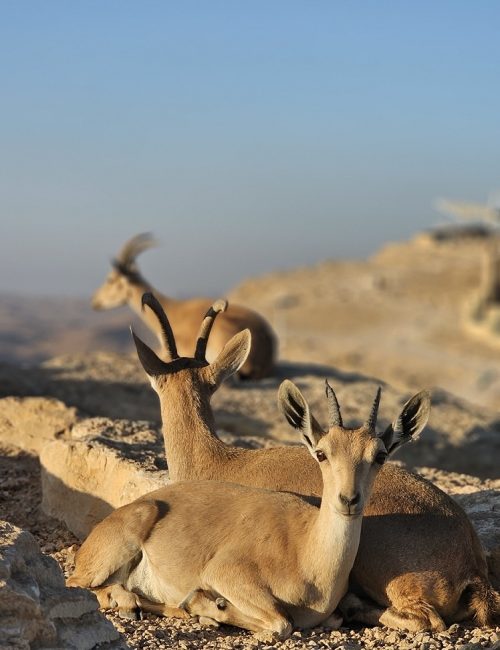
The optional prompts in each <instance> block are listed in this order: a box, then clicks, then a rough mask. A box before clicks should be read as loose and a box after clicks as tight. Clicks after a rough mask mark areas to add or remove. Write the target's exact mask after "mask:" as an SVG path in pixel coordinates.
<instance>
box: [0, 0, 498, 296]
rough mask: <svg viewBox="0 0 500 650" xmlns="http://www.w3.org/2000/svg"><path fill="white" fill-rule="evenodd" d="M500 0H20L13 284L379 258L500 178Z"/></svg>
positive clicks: (8, 3) (3, 273) (0, 269)
mask: <svg viewBox="0 0 500 650" xmlns="http://www.w3.org/2000/svg"><path fill="white" fill-rule="evenodd" d="M499 30H500V3H499V2H486V1H477V2H472V0H471V1H470V2H461V1H460V0H454V1H438V2H436V1H432V2H430V1H420V2H412V3H410V2H405V1H402V0H401V1H398V2H384V1H383V0H373V1H371V0H369V1H364V2H347V1H345V2H334V1H333V0H330V1H328V2H326V1H325V2H320V1H317V2H314V1H307V2H306V1H304V2H294V1H293V0H288V1H286V2H284V1H283V2H279V1H275V2H273V1H270V0H267V1H265V2H260V1H256V0H252V2H230V1H229V0H227V1H226V2H214V1H210V2H202V1H201V0H200V1H198V2H190V1H185V0H183V1H182V2H167V1H163V2H151V1H147V0H141V2H139V1H137V2H127V1H123V0H120V1H111V0H109V1H107V0H100V1H98V2H90V1H83V0H82V1H79V2H78V1H76V0H72V1H71V2H67V1H66V0H65V1H57V2H56V1H53V0H43V1H38V0H37V1H33V2H29V1H23V0H15V1H14V0H0V81H1V88H2V92H1V101H0V218H1V224H2V225H1V238H0V253H1V255H0V290H13V291H21V292H30V293H59V292H63V293H67V294H70V293H75V294H78V295H85V294H88V293H90V292H91V291H92V290H93V288H94V287H95V286H96V285H97V284H98V283H99V282H100V281H101V279H102V277H103V276H104V274H105V273H106V272H107V268H108V259H109V257H110V256H112V254H113V253H114V252H115V251H116V249H117V248H118V247H119V246H120V244H121V243H122V242H123V241H124V240H125V239H127V238H128V237H129V236H131V235H133V234H135V233H137V232H142V231H153V232H154V233H155V234H156V235H157V237H158V238H159V239H160V240H161V242H162V244H163V245H162V248H160V249H158V250H157V251H151V252H149V253H147V254H145V255H144V258H143V259H142V260H141V266H142V268H143V269H144V272H145V275H147V276H148V277H149V278H150V279H151V280H152V282H153V284H155V285H156V286H157V288H159V289H161V290H163V291H164V292H166V293H172V294H185V293H191V294H192V293H206V292H209V293H217V292H223V291H225V290H227V289H228V288H229V287H231V286H232V285H234V284H236V283H237V282H238V281H240V280H241V279H242V278H243V277H245V276H247V275H255V274H259V273H263V272H267V271H270V270H273V269H276V268H286V267H293V266H297V265H302V264H310V263H314V262H316V261H319V260H322V259H325V258H331V257H348V256H364V255H367V254H369V253H371V252H373V251H374V250H376V249H377V248H378V247H379V246H380V245H381V244H382V243H383V242H385V241H388V240H392V239H400V238H404V237H408V236H409V235H411V234H412V233H413V232H415V231H417V230H419V229H421V228H425V227H427V226H430V225H432V224H433V223H435V222H436V221H437V220H438V219H439V216H438V215H436V214H435V213H434V212H433V210H432V201H433V199H434V198H436V197H437V196H446V197H451V198H457V199H465V200H471V201H483V200H485V199H486V198H487V195H488V192H489V191H491V190H492V189H495V188H500V118H499V114H500V113H499V106H500V39H499V38H498V34H499Z"/></svg>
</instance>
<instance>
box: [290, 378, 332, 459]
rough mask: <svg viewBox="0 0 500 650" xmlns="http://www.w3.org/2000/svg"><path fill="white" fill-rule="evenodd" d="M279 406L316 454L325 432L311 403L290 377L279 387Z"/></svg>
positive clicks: (311, 450) (306, 444) (303, 440)
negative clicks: (312, 413) (312, 412)
mask: <svg viewBox="0 0 500 650" xmlns="http://www.w3.org/2000/svg"><path fill="white" fill-rule="evenodd" d="M278 406H279V409H280V411H281V412H282V413H283V415H284V416H285V418H286V419H287V421H288V423H289V424H291V425H292V427H293V428H294V429H298V430H299V431H300V432H301V434H302V442H303V443H304V444H305V446H306V447H307V448H308V449H309V451H310V452H311V454H312V455H313V456H314V449H315V447H316V445H317V444H318V442H319V440H320V439H321V438H322V437H323V436H324V435H325V432H324V431H323V430H322V429H321V427H320V426H319V424H318V422H317V421H316V419H315V418H314V417H313V416H312V415H311V411H310V409H309V404H308V403H307V402H306V400H305V398H304V396H303V395H302V393H301V392H300V390H299V389H298V388H297V386H296V385H295V384H294V383H293V382H292V381H290V380H289V379H285V381H284V382H282V384H281V386H280V387H279V390H278Z"/></svg>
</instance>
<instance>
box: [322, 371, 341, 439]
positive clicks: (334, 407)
mask: <svg viewBox="0 0 500 650" xmlns="http://www.w3.org/2000/svg"><path fill="white" fill-rule="evenodd" d="M325 393H326V397H327V399H328V420H329V422H328V427H329V428H331V427H333V426H337V427H343V426H344V425H343V423H342V415H341V413H340V406H339V402H338V400H337V396H336V395H335V393H334V391H333V388H332V387H331V386H330V384H329V383H328V379H325Z"/></svg>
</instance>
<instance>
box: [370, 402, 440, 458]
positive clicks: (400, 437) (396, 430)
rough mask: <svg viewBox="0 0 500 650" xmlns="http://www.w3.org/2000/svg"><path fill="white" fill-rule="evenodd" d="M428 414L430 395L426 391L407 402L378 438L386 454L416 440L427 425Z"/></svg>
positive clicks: (429, 410)
mask: <svg viewBox="0 0 500 650" xmlns="http://www.w3.org/2000/svg"><path fill="white" fill-rule="evenodd" d="M430 412H431V394H430V392H429V391H428V390H423V391H421V392H420V393H417V394H416V395H414V396H413V397H412V398H411V399H410V400H408V401H407V402H406V404H405V405H404V406H403V410H402V411H401V413H400V414H399V416H398V417H397V418H396V420H394V422H393V423H392V424H390V425H389V426H388V427H387V429H386V430H385V431H384V433H383V434H382V435H381V436H380V438H381V439H382V440H383V441H384V445H385V448H386V449H387V453H389V454H392V453H393V452H394V451H396V449H399V447H401V446H402V445H404V444H405V443H406V442H409V441H410V440H416V439H417V438H418V436H419V435H420V432H421V431H422V429H423V428H424V427H425V425H426V424H427V420H428V419H429V414H430Z"/></svg>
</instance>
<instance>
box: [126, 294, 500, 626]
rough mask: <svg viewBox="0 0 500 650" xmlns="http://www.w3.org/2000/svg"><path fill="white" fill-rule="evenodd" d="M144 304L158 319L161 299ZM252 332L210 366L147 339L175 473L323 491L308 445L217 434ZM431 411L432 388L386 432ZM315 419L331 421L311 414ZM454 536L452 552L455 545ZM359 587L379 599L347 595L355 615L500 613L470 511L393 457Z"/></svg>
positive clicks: (412, 424) (333, 417)
mask: <svg viewBox="0 0 500 650" xmlns="http://www.w3.org/2000/svg"><path fill="white" fill-rule="evenodd" d="M145 303H146V304H147V305H148V306H149V307H150V308H151V310H152V311H153V313H154V314H156V315H157V317H158V318H163V316H162V314H163V310H162V308H161V305H159V303H158V302H156V301H155V300H154V299H146V300H145ZM250 341H251V338H250V333H249V332H248V331H244V332H241V333H240V334H238V335H236V336H235V337H233V338H232V339H231V340H230V341H229V342H228V343H227V344H226V347H225V348H224V350H223V351H222V352H221V353H220V354H219V356H218V357H217V359H216V360H215V361H214V362H212V363H211V364H210V365H206V363H203V362H202V361H201V360H195V359H189V360H185V361H184V362H183V363H184V365H183V369H182V370H177V369H176V368H175V367H174V364H178V363H179V361H178V360H176V361H173V362H172V363H171V364H165V365H164V362H163V361H161V360H160V359H158V357H157V356H156V355H155V354H154V352H153V351H152V350H150V349H149V348H148V347H147V346H145V345H144V344H143V343H142V342H141V344H140V345H138V347H137V351H138V354H139V358H140V360H141V362H142V364H143V366H144V369H145V370H146V372H147V373H148V374H149V376H150V378H151V383H152V385H153V388H154V389H155V390H156V392H157V393H158V395H159V398H160V405H161V413H162V420H163V432H164V439H165V450H166V455H167V461H168V466H169V472H170V476H171V479H172V480H174V481H180V480H200V479H213V480H218V481H233V482H237V483H241V484H244V485H251V486H256V487H261V488H270V489H275V490H282V491H286V492H293V493H296V494H300V495H303V496H304V497H307V498H315V497H316V498H319V497H320V496H321V490H322V480H321V472H320V471H319V470H318V466H317V465H316V464H315V463H314V462H313V461H312V459H311V458H310V455H309V454H308V453H307V452H306V450H304V449H303V448H301V447H295V446H289V447H274V448H269V449H256V450H251V449H240V448H236V447H230V446H228V445H225V444H224V443H223V442H222V441H221V440H219V439H218V438H217V435H216V430H215V422H214V418H213V413H212V410H211V407H210V399H211V396H212V394H213V392H214V390H216V388H217V387H218V386H219V385H220V383H221V382H222V381H223V380H224V379H225V378H226V377H228V376H229V375H230V374H232V373H233V372H236V371H237V369H238V368H239V367H240V366H241V365H242V364H243V363H244V362H245V359H246V357H247V355H248V352H249V349H250ZM326 394H327V397H328V411H329V428H330V429H332V428H335V427H342V426H343V423H342V416H341V414H340V409H339V406H338V403H337V399H336V397H335V394H334V393H333V391H332V390H331V388H330V387H329V386H328V385H327V386H326ZM280 405H281V409H282V411H283V413H284V415H285V416H286V418H287V420H288V422H289V423H290V424H291V425H292V426H294V427H296V428H301V426H302V420H301V417H302V410H301V407H300V404H296V403H295V402H294V398H293V395H292V394H290V395H289V398H288V399H282V400H281V402H280ZM429 412H430V397H429V394H428V393H427V392H425V391H423V392H421V393H418V394H417V395H415V396H414V397H412V398H411V399H410V400H409V401H408V402H407V403H406V404H405V405H404V407H403V409H402V411H401V414H400V416H399V417H398V418H396V420H395V421H394V423H393V424H392V425H390V426H389V427H388V428H387V430H386V431H384V432H383V434H382V439H383V440H384V442H385V444H386V447H387V449H388V450H389V451H391V452H393V451H395V450H396V449H397V448H398V447H399V446H400V445H401V444H403V443H404V442H405V441H406V440H408V439H410V437H416V436H417V435H418V434H419V433H420V431H421V430H422V429H423V428H424V426H425V424H426V422H427V419H428V416H429ZM310 421H311V427H312V428H313V430H314V431H315V432H316V433H318V434H320V433H321V432H322V429H321V427H320V425H319V424H318V422H317V421H316V420H315V419H314V417H313V416H312V415H310ZM450 544H452V545H453V552H452V553H450ZM352 588H353V589H354V590H355V591H356V592H358V593H359V592H360V593H362V594H364V595H368V596H369V597H370V598H372V599H373V600H374V601H375V603H376V604H377V606H373V605H372V606H369V605H368V604H365V603H362V602H361V601H359V600H357V599H356V598H355V597H351V598H349V599H347V600H346V601H345V602H344V611H345V613H346V615H347V616H348V617H352V618H353V619H355V620H358V621H360V622H365V623H368V624H377V623H378V624H380V623H382V624H384V625H388V626H390V627H395V628H400V629H408V630H413V631H417V630H423V629H432V630H442V629H444V628H445V623H444V621H446V622H447V623H450V622H453V621H458V620H461V619H464V618H467V617H474V618H475V620H476V622H477V623H478V624H480V625H487V624H492V623H493V622H494V621H495V620H498V617H499V615H500V597H499V596H498V594H497V593H496V592H495V591H493V589H492V588H491V586H490V585H489V583H488V573H487V565H486V561H485V557H484V554H483V551H482V549H481V546H480V543H479V540H478V538H477V535H476V533H475V531H474V529H473V528H472V525H471V524H470V522H469V520H468V518H467V516H466V514H465V513H464V511H463V510H462V509H461V508H460V507H459V506H458V505H457V504H456V503H455V502H454V501H453V500H452V499H451V498H450V497H449V496H447V495H446V494H445V493H444V492H442V491H441V490H439V489H438V488H436V487H435V486H434V485H432V484H431V483H429V482H428V481H426V480H424V479H423V478H421V477H419V476H416V475H415V474H411V473H409V472H407V471H405V470H403V469H401V468H399V467H397V466H395V465H393V464H387V465H384V467H383V469H382V471H381V472H380V473H379V474H378V476H377V478H376V480H375V484H374V488H373V493H372V497H371V499H370V501H369V503H368V506H367V509H366V512H365V518H364V522H363V531H362V535H361V543H360V547H359V552H358V555H357V558H356V561H355V563H354V568H353V571H352Z"/></svg>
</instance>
